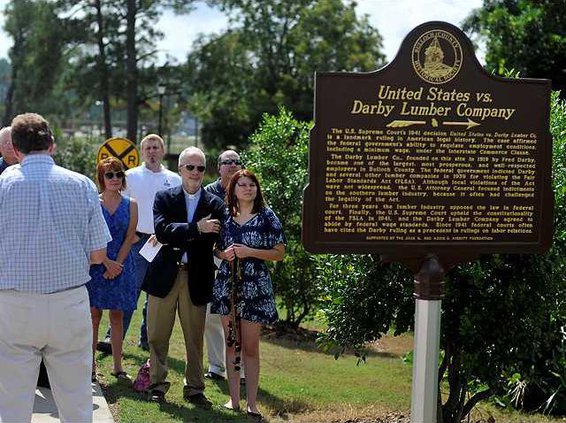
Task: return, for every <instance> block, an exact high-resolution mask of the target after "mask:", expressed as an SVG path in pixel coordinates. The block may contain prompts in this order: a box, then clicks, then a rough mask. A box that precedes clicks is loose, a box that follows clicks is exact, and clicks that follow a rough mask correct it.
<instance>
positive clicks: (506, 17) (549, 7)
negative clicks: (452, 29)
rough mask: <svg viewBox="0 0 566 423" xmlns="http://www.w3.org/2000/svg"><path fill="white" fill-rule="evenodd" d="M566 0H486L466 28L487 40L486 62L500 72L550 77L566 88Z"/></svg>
mask: <svg viewBox="0 0 566 423" xmlns="http://www.w3.org/2000/svg"><path fill="white" fill-rule="evenodd" d="M564 11H566V0H484V2H483V6H482V7H481V8H479V9H476V10H474V11H473V12H472V14H471V15H470V16H469V17H468V18H467V20H466V21H465V23H464V29H465V30H467V31H471V32H472V33H474V34H476V36H477V37H478V38H479V40H480V41H483V42H485V46H486V64H487V66H488V68H490V69H492V70H494V71H496V72H497V73H499V74H504V71H505V69H515V70H516V71H519V72H520V74H521V76H523V77H532V78H549V79H551V80H552V83H553V87H554V88H555V89H557V90H562V91H563V92H564V91H565V90H564V89H565V88H566V13H564Z"/></svg>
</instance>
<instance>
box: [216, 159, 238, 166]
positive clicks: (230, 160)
mask: <svg viewBox="0 0 566 423" xmlns="http://www.w3.org/2000/svg"><path fill="white" fill-rule="evenodd" d="M220 164H223V165H231V164H234V165H236V166H242V161H241V160H237V159H227V160H222V161H221V162H220Z"/></svg>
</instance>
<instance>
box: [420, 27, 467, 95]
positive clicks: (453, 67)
mask: <svg viewBox="0 0 566 423" xmlns="http://www.w3.org/2000/svg"><path fill="white" fill-rule="evenodd" d="M412 62H413V68H414V69H415V72H416V73H417V75H418V76H419V77H420V78H421V79H423V80H425V81H426V82H430V83H431V84H444V83H445V82H448V81H450V80H451V79H452V78H454V77H455V76H456V75H457V74H458V72H459V71H460V68H461V67H462V47H461V46H460V43H459V42H458V40H457V39H456V37H454V36H453V35H452V34H450V33H449V32H447V31H443V30H433V31H428V32H425V33H424V34H422V35H421V36H420V37H419V38H418V39H417V41H416V42H415V45H414V46H413V51H412Z"/></svg>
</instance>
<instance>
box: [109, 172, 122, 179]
mask: <svg viewBox="0 0 566 423" xmlns="http://www.w3.org/2000/svg"><path fill="white" fill-rule="evenodd" d="M124 176H125V174H124V172H122V171H118V172H106V173H105V174H104V177H105V178H106V179H114V177H116V178H117V179H124Z"/></svg>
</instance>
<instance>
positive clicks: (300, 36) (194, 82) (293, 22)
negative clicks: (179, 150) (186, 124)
mask: <svg viewBox="0 0 566 423" xmlns="http://www.w3.org/2000/svg"><path fill="white" fill-rule="evenodd" d="M211 3H214V4H217V5H218V6H220V8H221V9H222V10H224V11H226V12H227V13H228V14H229V15H230V16H231V27H230V28H229V29H228V30H227V31H226V32H225V33H223V34H220V35H218V36H212V37H208V38H201V39H200V40H198V41H197V42H196V44H195V49H194V51H195V52H194V53H193V54H191V55H190V56H189V63H188V68H187V74H188V76H189V78H190V80H191V84H190V89H191V93H192V95H193V96H194V107H195V109H196V112H197V114H198V115H199V117H200V118H201V119H202V121H203V122H204V128H203V139H204V142H205V143H206V144H208V145H211V146H225V145H230V144H240V145H242V144H243V143H244V142H245V139H246V138H247V136H249V135H250V133H251V132H252V130H253V129H254V128H255V127H257V125H258V123H259V122H260V119H261V115H262V113H270V114H275V113H277V109H278V107H279V106H281V105H283V106H285V107H287V108H288V109H289V110H293V113H294V114H295V116H296V117H297V118H299V119H302V120H308V119H311V118H312V105H313V88H314V73H315V71H318V72H321V71H370V70H375V69H376V68H379V67H381V66H382V65H383V64H384V55H383V54H382V53H381V46H382V40H381V36H380V35H379V33H378V31H377V30H376V29H374V28H372V27H371V26H370V25H369V22H368V20H367V17H365V16H363V17H359V16H358V15H357V14H356V4H355V3H347V4H345V3H344V2H343V1H342V0H324V1H322V0H286V1H283V0H241V1H240V0H238V1H236V0H225V1H224V0H218V1H213V2H211ZM224 125H226V127H224V128H223V126H224ZM226 128H228V129H229V133H226V132H228V131H225V129H226Z"/></svg>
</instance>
